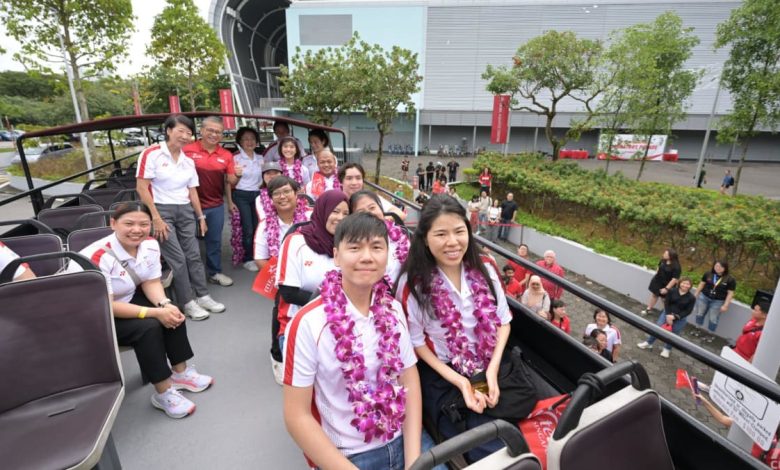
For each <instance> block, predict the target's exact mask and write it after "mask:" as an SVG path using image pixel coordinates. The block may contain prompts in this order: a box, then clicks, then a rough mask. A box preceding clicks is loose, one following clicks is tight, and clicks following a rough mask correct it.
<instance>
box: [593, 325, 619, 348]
mask: <svg viewBox="0 0 780 470" xmlns="http://www.w3.org/2000/svg"><path fill="white" fill-rule="evenodd" d="M596 328H598V326H596V324H595V323H588V326H586V327H585V336H590V333H591V332H592V331H593V330H595V329H596ZM602 330H603V331H604V333H606V334H607V351H609V352H612V349H614V347H615V345H616V344H623V341H622V340H621V339H620V330H618V329H617V327H615V326H612V325H607V326H606V327H604V328H602Z"/></svg>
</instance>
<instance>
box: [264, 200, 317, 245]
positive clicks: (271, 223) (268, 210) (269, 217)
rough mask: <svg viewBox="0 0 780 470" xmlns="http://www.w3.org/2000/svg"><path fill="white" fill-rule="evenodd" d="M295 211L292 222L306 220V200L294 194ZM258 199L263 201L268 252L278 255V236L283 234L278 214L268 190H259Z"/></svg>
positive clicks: (279, 241) (279, 243)
mask: <svg viewBox="0 0 780 470" xmlns="http://www.w3.org/2000/svg"><path fill="white" fill-rule="evenodd" d="M296 200H297V202H296V204H295V213H294V214H293V223H294V224H297V223H298V222H304V221H305V220H307V218H308V217H307V216H306V211H307V210H308V207H309V206H308V205H307V204H306V200H305V199H303V198H299V197H297V196H296ZM260 201H261V202H262V203H263V212H265V220H266V225H265V228H266V236H267V237H268V254H269V255H270V256H271V257H274V256H278V255H279V247H280V245H281V240H280V237H282V236H284V234H283V233H280V232H281V226H280V225H279V214H277V213H276V208H275V207H274V204H273V202H272V201H271V198H270V197H268V191H267V190H264V191H260Z"/></svg>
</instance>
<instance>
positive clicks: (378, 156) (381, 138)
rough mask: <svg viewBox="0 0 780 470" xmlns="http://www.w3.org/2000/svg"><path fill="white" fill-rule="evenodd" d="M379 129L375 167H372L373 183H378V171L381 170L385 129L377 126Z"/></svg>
mask: <svg viewBox="0 0 780 470" xmlns="http://www.w3.org/2000/svg"><path fill="white" fill-rule="evenodd" d="M377 130H378V131H379V150H378V151H377V153H376V167H375V168H374V184H379V172H380V171H382V148H384V143H385V131H383V130H382V128H381V127H377Z"/></svg>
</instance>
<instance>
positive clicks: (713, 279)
mask: <svg viewBox="0 0 780 470" xmlns="http://www.w3.org/2000/svg"><path fill="white" fill-rule="evenodd" d="M712 281H713V282H714V283H715V284H713V286H712V290H715V289H716V288H717V287H718V286H719V285H720V283H721V281H723V276H721V277H720V279H718V275H717V274H713V275H712Z"/></svg>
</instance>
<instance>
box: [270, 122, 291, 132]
mask: <svg viewBox="0 0 780 470" xmlns="http://www.w3.org/2000/svg"><path fill="white" fill-rule="evenodd" d="M280 126H283V127H286V128H287V132H290V125H289V124H287V123H286V122H284V121H274V126H273V127H272V129H273V130H274V132H276V128H277V127H280Z"/></svg>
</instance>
